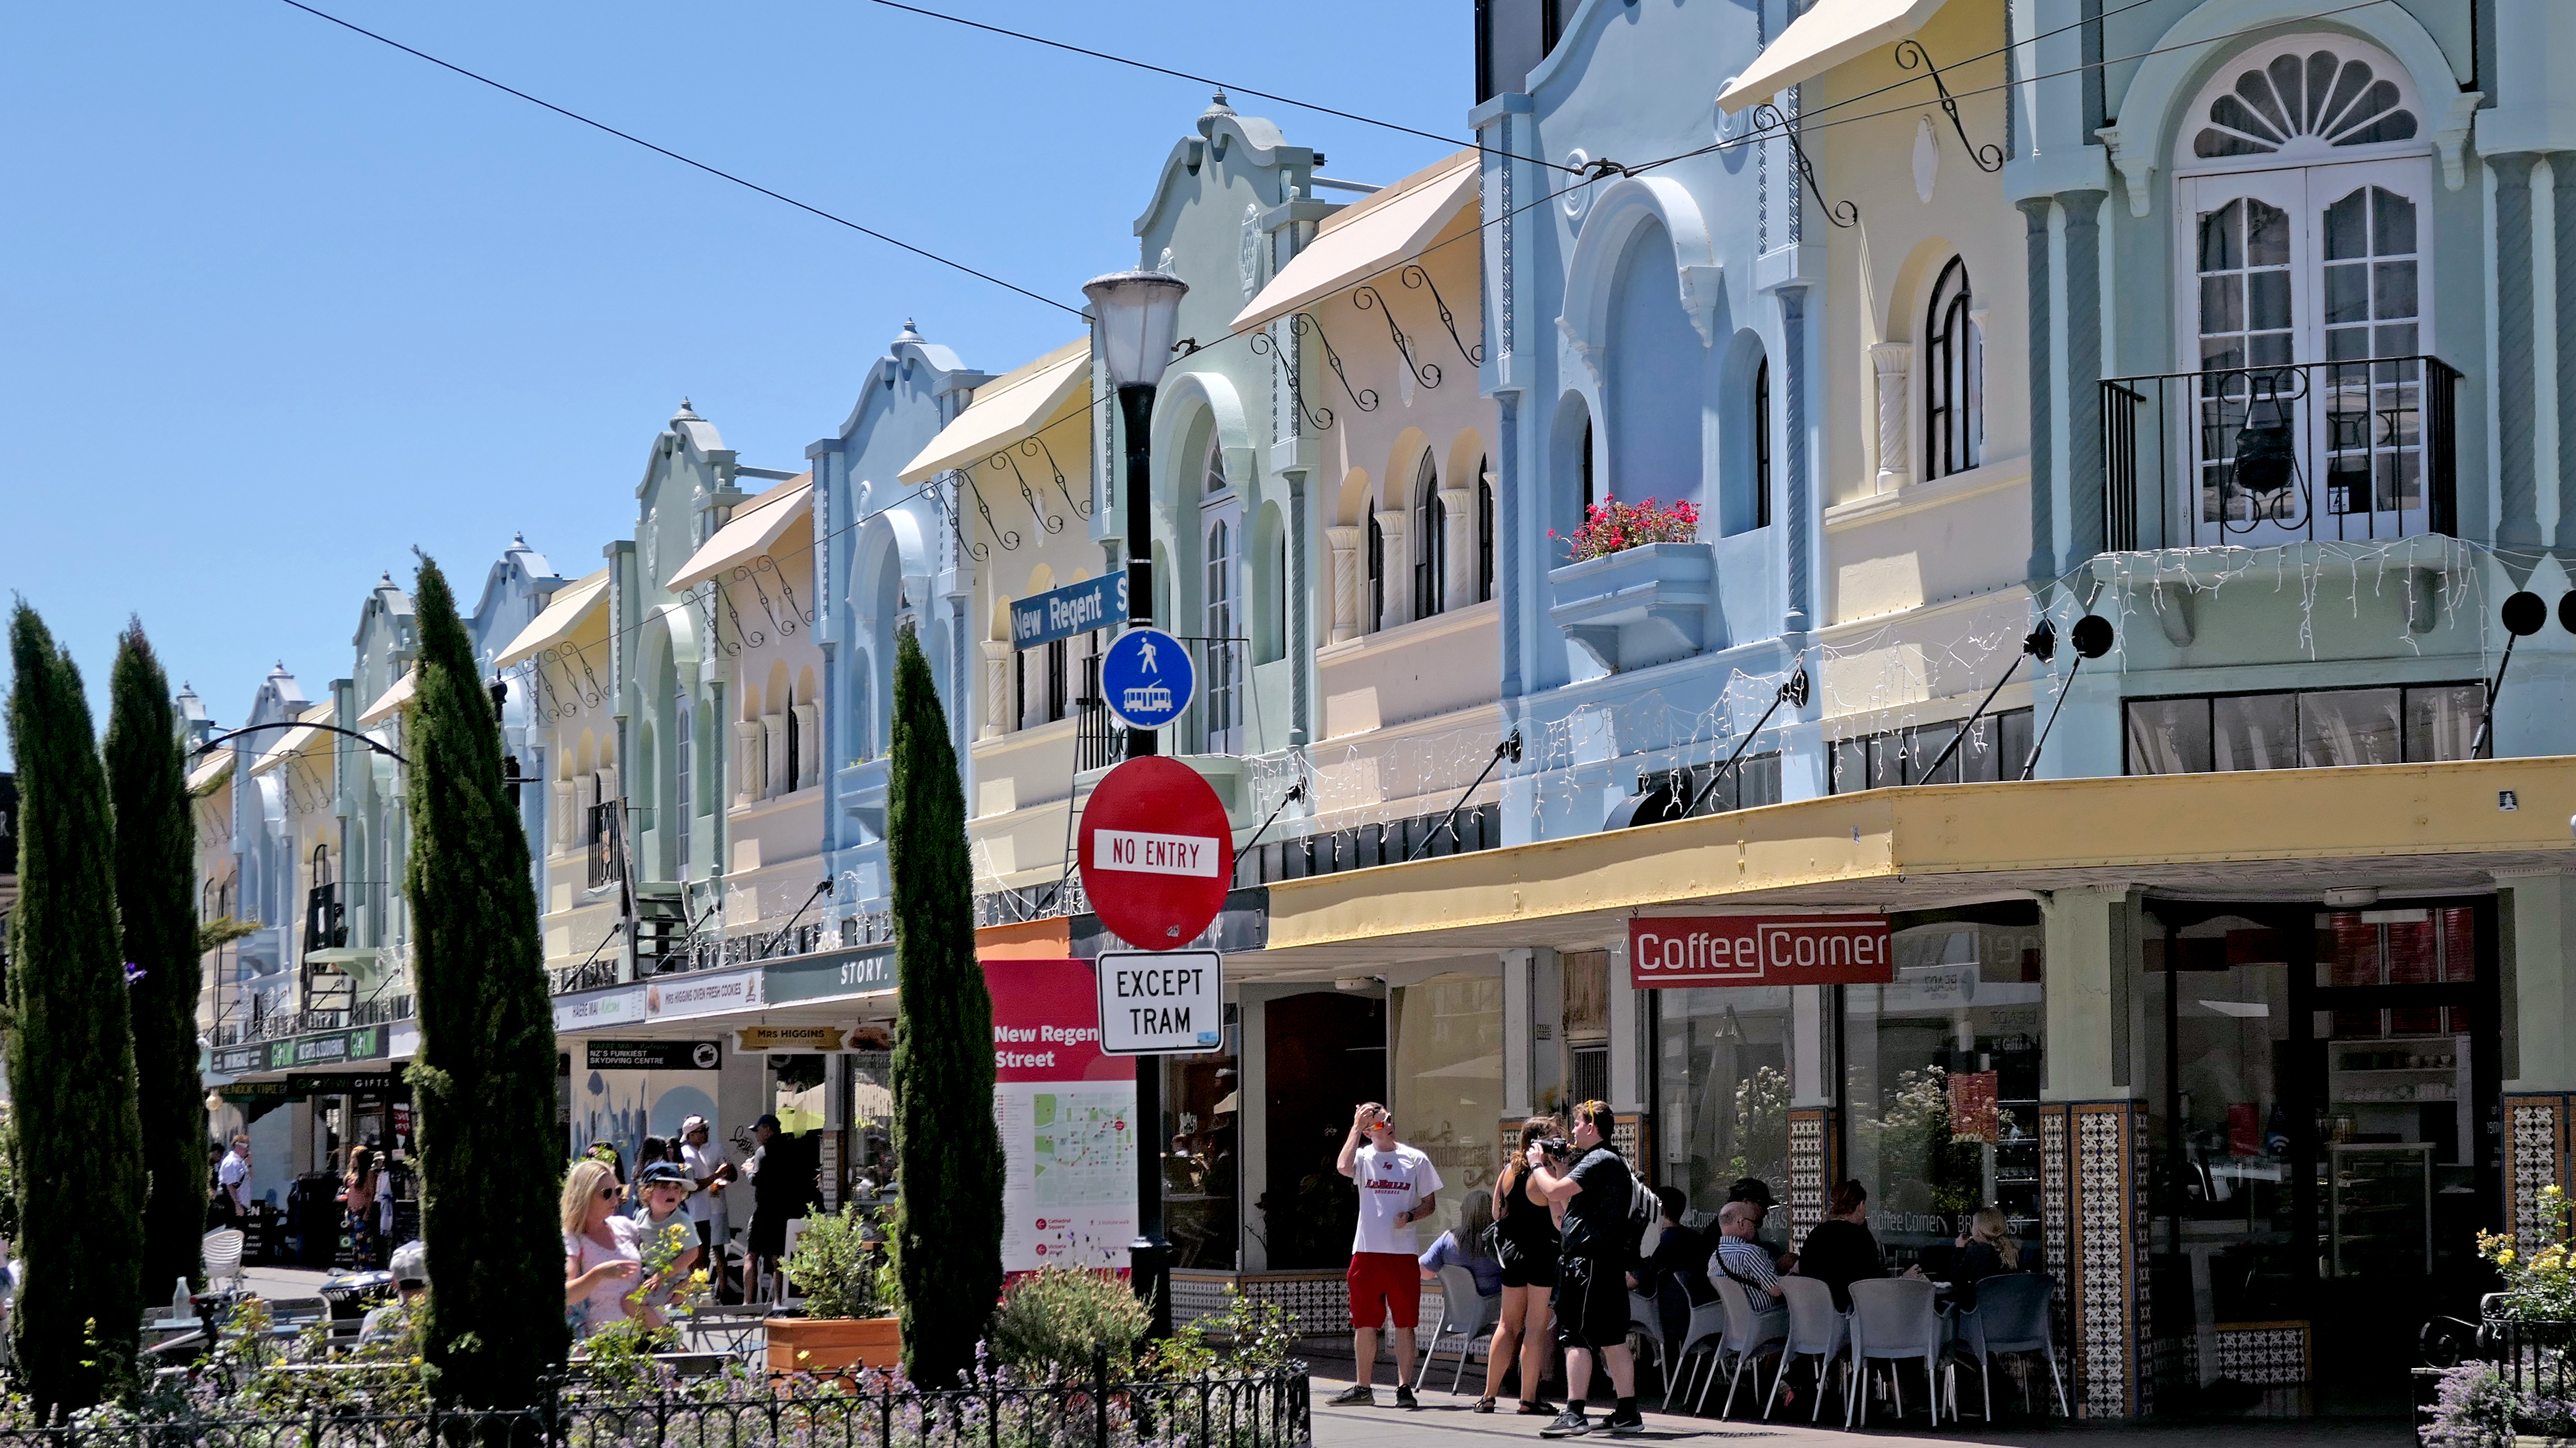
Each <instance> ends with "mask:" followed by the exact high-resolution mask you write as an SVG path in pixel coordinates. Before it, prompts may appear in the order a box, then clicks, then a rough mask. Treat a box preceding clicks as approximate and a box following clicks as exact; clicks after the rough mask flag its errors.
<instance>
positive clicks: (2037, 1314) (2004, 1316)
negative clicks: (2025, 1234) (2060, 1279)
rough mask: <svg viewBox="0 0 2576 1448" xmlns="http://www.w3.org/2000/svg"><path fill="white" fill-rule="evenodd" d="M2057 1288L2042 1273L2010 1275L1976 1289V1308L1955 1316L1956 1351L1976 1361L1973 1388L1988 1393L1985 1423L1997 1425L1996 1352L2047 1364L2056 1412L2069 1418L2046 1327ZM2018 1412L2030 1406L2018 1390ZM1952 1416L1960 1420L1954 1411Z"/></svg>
mask: <svg viewBox="0 0 2576 1448" xmlns="http://www.w3.org/2000/svg"><path fill="white" fill-rule="evenodd" d="M2056 1291H2057V1284H2056V1282H2055V1281H2053V1280H2051V1279H2050V1278H2049V1277H2048V1275H2047V1274H2046V1273H2042V1272H2011V1273H2006V1274H2005V1275H2003V1276H2001V1277H1989V1278H1987V1279H1985V1280H1984V1281H1982V1282H1980V1283H1978V1284H1977V1305H1976V1306H1975V1307H1973V1308H1970V1309H1969V1310H1968V1311H1966V1312H1963V1313H1960V1314H1959V1321H1958V1331H1959V1342H1960V1345H1961V1346H1962V1347H1964V1348H1966V1349H1967V1350H1968V1351H1969V1352H1970V1353H1972V1354H1974V1355H1975V1356H1976V1359H1977V1382H1978V1384H1979V1385H1980V1386H1982V1387H1983V1388H1984V1389H1985V1392H1986V1421H1987V1422H1989V1423H1991V1422H1993V1421H1994V1420H1995V1398H1994V1382H1993V1379H1992V1378H1991V1377H1990V1376H1989V1375H1988V1373H1987V1367H1988V1363H1987V1359H1988V1358H1990V1357H1992V1356H1993V1355H1994V1354H1996V1353H1999V1352H2035V1353H2038V1354H2040V1355H2041V1356H2043V1357H2045V1358H2047V1359H2048V1381H2049V1383H2050V1384H2051V1385H2052V1386H2054V1387H2055V1388H2056V1389H2057V1411H2058V1412H2060V1413H2062V1414H2064V1415H2065V1416H2067V1417H2069V1418H2072V1417H2074V1416H2075V1414H2074V1412H2073V1411H2072V1410H2070V1409H2069V1408H2068V1407H2067V1406H2066V1381H2065V1379H2063V1378H2060V1377H2059V1376H2058V1375H2057V1343H2056V1341H2055V1338H2054V1335H2053V1334H2052V1332H2051V1331H2050V1328H2049V1321H2048V1316H2049V1314H2048V1309H2049V1299H2050V1298H2051V1297H2053V1296H2055V1295H2056ZM2022 1406H2023V1407H2024V1408H2028V1407H2029V1406H2030V1389H2029V1388H2028V1387H2027V1386H2025V1387H2024V1388H2023V1389H2022ZM1951 1416H1952V1417H1956V1416H1958V1410H1957V1407H1956V1405H1955V1402H1954V1405H1953V1407H1952V1409H1951Z"/></svg>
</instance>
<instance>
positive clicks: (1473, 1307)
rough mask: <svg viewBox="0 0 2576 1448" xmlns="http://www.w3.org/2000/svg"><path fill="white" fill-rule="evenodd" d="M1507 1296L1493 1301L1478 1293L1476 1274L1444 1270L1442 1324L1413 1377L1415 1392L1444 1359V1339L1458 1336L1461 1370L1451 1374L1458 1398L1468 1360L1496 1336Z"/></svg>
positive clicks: (1452, 1268)
mask: <svg viewBox="0 0 2576 1448" xmlns="http://www.w3.org/2000/svg"><path fill="white" fill-rule="evenodd" d="M1502 1315H1503V1294H1501V1293H1499V1292H1497V1293H1495V1294H1494V1295H1493V1296H1491V1297H1487V1296H1486V1295H1485V1294H1483V1293H1481V1292H1478V1291H1477V1290H1476V1274H1475V1273H1473V1272H1470V1271H1468V1270H1467V1269H1466V1268H1464V1267H1462V1266H1459V1265H1458V1264H1457V1263H1455V1262H1452V1263H1450V1264H1449V1265H1448V1266H1446V1267H1443V1268H1441V1269H1440V1323H1439V1325H1438V1326H1436V1327H1434V1328H1432V1329H1431V1341H1430V1343H1429V1345H1428V1346H1427V1347H1426V1349H1425V1350H1424V1352H1423V1354H1422V1366H1421V1367H1420V1368H1418V1369H1416V1370H1415V1372H1414V1374H1413V1390H1414V1391H1415V1392H1417V1393H1418V1392H1420V1391H1422V1384H1423V1383H1424V1381H1425V1380H1427V1379H1429V1378H1430V1376H1431V1364H1432V1362H1433V1361H1434V1360H1435V1359H1437V1358H1438V1357H1439V1356H1440V1339H1442V1338H1444V1337H1449V1336H1452V1335H1455V1336H1456V1337H1457V1339H1458V1367H1457V1370H1456V1371H1454V1372H1452V1373H1450V1374H1449V1395H1450V1396H1451V1397H1456V1396H1457V1395H1458V1384H1459V1383H1461V1382H1463V1381H1465V1380H1466V1377H1467V1359H1468V1358H1469V1357H1471V1356H1473V1355H1474V1354H1475V1350H1476V1340H1477V1339H1479V1338H1484V1337H1491V1336H1493V1332H1494V1324H1495V1323H1496V1322H1498V1321H1500V1320H1501V1319H1502Z"/></svg>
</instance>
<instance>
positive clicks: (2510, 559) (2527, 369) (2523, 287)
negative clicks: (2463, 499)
mask: <svg viewBox="0 0 2576 1448" xmlns="http://www.w3.org/2000/svg"><path fill="white" fill-rule="evenodd" d="M2486 159H2487V164H2488V165H2490V166H2492V167H2494V168H2495V173H2496V218H2495V248H2496V254H2495V270H2496V379H2495V388H2496V441H2497V447H2496V451H2497V454H2498V456H2497V459H2496V481H2497V483H2498V485H2499V487H2500V489H2501V491H2502V494H2503V503H2504V508H2503V512H2502V514H2501V515H2500V516H2499V517H2498V518H2497V519H2496V533H2495V537H2496V547H2497V548H2498V549H2499V550H2504V557H2503V560H2502V561H2503V563H2504V566H2505V571H2506V572H2508V573H2510V574H2512V575H2513V577H2514V581H2515V582H2517V583H2519V582H2521V581H2523V580H2525V579H2527V578H2529V577H2530V576H2531V568H2532V565H2533V563H2535V562H2537V561H2538V560H2537V559H2536V558H2534V557H2533V556H2532V555H2533V554H2534V552H2535V551H2536V550H2538V548H2539V547H2540V501H2539V487H2540V484H2539V477H2538V470H2537V466H2536V462H2537V460H2536V459H2535V457H2534V456H2533V454H2534V450H2535V448H2536V447H2537V445H2538V442H2537V437H2536V431H2537V428H2536V424H2537V423H2538V420H2539V419H2538V416H2537V413H2536V411H2535V408H2534V397H2533V391H2534V379H2533V376H2532V361H2533V359H2532V355H2531V346H2532V327H2533V325H2534V321H2535V319H2534V317H2533V316H2532V307H2533V299H2532V261H2531V219H2532V218H2531V171H2532V167H2533V165H2534V164H2535V163H2537V162H2538V161H2539V159H2540V158H2539V156H2538V155H2536V154H2535V153H2532V152H2529V151H2519V152H2514V153H2512V154H2510V155H2503V156H2489V157H2487V158H2486Z"/></svg>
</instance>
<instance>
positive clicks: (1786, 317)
mask: <svg viewBox="0 0 2576 1448" xmlns="http://www.w3.org/2000/svg"><path fill="white" fill-rule="evenodd" d="M1790 194H1791V195H1792V196H1793V197H1794V196H1795V195H1796V194H1797V193H1796V192H1795V191H1794V190H1793V191H1792V192H1791V193H1790ZM1780 336H1781V356H1780V373H1781V383H1782V386H1781V389H1780V391H1781V405H1782V407H1783V409H1784V411H1785V414H1786V415H1785V416H1784V417H1783V418H1782V426H1781V429H1780V437H1781V441H1782V442H1783V443H1784V444H1785V446H1784V447H1782V449H1781V464H1782V466H1781V481H1782V488H1781V492H1782V495H1783V498H1782V500H1783V501H1784V502H1786V503H1787V504H1788V506H1787V508H1786V509H1785V510H1784V511H1785V512H1786V513H1787V514H1788V518H1787V522H1788V525H1789V526H1788V534H1789V536H1788V537H1787V538H1786V539H1785V540H1784V542H1785V544H1786V546H1787V549H1788V555H1789V556H1788V563H1789V569H1788V581H1789V586H1788V589H1787V594H1788V608H1787V611H1786V613H1785V614H1784V616H1783V618H1782V619H1781V624H1780V630H1781V632H1783V633H1792V634H1797V633H1804V632H1806V631H1807V630H1808V629H1809V628H1812V627H1814V626H1816V624H1817V623H1819V622H1821V620H1819V619H1818V618H1817V610H1816V604H1815V598H1814V594H1813V590H1812V588H1811V587H1810V586H1809V579H1810V578H1811V577H1812V569H1813V564H1812V562H1811V559H1810V557H1809V555H1810V554H1811V553H1812V552H1813V549H1814V540H1813V539H1812V538H1811V537H1810V536H1809V535H1810V534H1811V533H1812V532H1813V531H1814V525H1813V522H1812V519H1813V516H1814V512H1815V496H1816V480H1815V479H1814V478H1813V477H1812V476H1810V475H1809V472H1808V465H1807V456H1808V451H1809V450H1808V446H1807V289H1806V288H1805V287H1803V286H1792V287H1782V288H1781V289H1780Z"/></svg>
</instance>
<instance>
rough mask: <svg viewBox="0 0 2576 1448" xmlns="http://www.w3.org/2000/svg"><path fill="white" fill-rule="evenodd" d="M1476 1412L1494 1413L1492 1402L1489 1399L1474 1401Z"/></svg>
mask: <svg viewBox="0 0 2576 1448" xmlns="http://www.w3.org/2000/svg"><path fill="white" fill-rule="evenodd" d="M1476 1411H1477V1412H1479V1413H1490V1412H1492V1411H1494V1400H1493V1399H1491V1398H1478V1399H1477V1400H1476Z"/></svg>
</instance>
